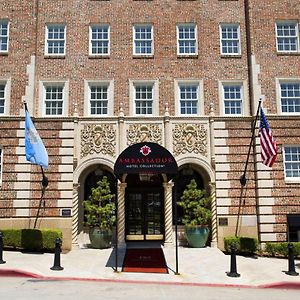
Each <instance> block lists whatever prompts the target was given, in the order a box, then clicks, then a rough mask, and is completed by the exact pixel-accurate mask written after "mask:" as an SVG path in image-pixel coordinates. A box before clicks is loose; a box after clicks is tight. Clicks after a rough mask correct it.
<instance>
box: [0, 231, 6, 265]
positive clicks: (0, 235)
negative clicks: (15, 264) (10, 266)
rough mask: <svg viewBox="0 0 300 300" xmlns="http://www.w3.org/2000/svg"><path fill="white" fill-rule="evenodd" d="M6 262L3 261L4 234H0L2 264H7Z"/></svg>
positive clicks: (0, 259)
mask: <svg viewBox="0 0 300 300" xmlns="http://www.w3.org/2000/svg"><path fill="white" fill-rule="evenodd" d="M5 263H6V261H4V260H3V233H2V232H0V264H5Z"/></svg>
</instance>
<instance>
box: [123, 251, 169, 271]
mask: <svg viewBox="0 0 300 300" xmlns="http://www.w3.org/2000/svg"><path fill="white" fill-rule="evenodd" d="M122 271H123V272H139V273H168V269H167V266H166V261H165V256H164V253H163V251H162V249H161V248H132V249H126V254H125V259H124V263H123V269H122Z"/></svg>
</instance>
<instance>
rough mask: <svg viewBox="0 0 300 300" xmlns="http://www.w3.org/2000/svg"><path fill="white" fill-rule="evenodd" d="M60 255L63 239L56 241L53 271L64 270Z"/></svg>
mask: <svg viewBox="0 0 300 300" xmlns="http://www.w3.org/2000/svg"><path fill="white" fill-rule="evenodd" d="M60 253H61V239H60V238H57V239H56V240H55V250H54V265H53V267H52V268H50V269H51V270H53V271H61V270H63V269H64V268H63V267H61V265H60Z"/></svg>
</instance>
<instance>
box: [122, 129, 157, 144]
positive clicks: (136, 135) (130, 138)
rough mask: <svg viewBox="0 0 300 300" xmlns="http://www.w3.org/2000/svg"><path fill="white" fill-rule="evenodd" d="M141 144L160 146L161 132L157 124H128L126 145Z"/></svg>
mask: <svg viewBox="0 0 300 300" xmlns="http://www.w3.org/2000/svg"><path fill="white" fill-rule="evenodd" d="M141 142H153V143H157V144H160V145H161V144H162V131H161V128H160V126H159V125H158V124H147V125H146V124H130V125H129V127H128V129H127V144H128V145H132V144H135V143H141Z"/></svg>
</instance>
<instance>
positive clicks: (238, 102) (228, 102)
mask: <svg viewBox="0 0 300 300" xmlns="http://www.w3.org/2000/svg"><path fill="white" fill-rule="evenodd" d="M223 97H224V113H225V115H241V114H242V92H241V86H240V85H224V86H223Z"/></svg>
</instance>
